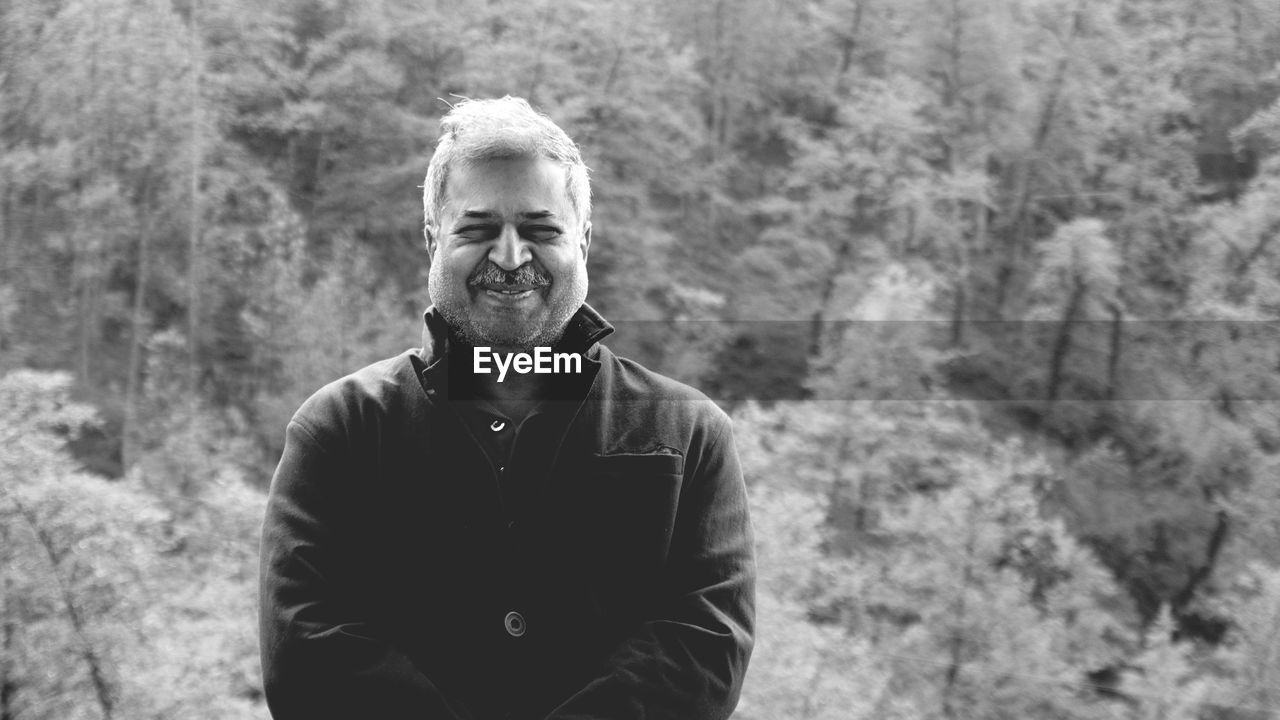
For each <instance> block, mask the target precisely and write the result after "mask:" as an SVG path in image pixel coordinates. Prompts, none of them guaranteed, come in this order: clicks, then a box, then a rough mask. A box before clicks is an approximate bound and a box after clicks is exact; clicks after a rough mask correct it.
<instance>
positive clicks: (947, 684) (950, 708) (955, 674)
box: [942, 498, 977, 718]
mask: <svg viewBox="0 0 1280 720" xmlns="http://www.w3.org/2000/svg"><path fill="white" fill-rule="evenodd" d="M973 505H974V501H973V499H972V498H970V499H969V512H968V515H969V521H968V523H967V525H968V527H969V532H968V534H967V535H966V537H965V544H964V569H963V570H962V571H961V575H960V588H959V593H960V597H959V599H958V600H957V601H956V623H955V629H954V630H953V631H952V633H951V637H950V638H949V640H948V644H947V645H948V647H947V654H948V662H947V672H946V674H945V676H944V677H945V681H944V684H943V687H942V717H944V718H955V717H964V716H963V715H960V714H958V713H957V709H956V707H955V704H954V696H955V691H956V686H957V685H958V684H959V683H960V669H961V667H962V666H963V665H964V647H965V638H964V626H965V623H967V622H968V619H969V605H968V602H967V598H966V596H965V593H967V592H968V590H969V586H970V585H971V584H972V583H973V554H974V552H975V548H974V545H975V543H976V542H977V538H975V537H974V528H975V527H976V525H977V522H976V521H975V520H974V518H973V515H974V510H975V508H974V506H973Z"/></svg>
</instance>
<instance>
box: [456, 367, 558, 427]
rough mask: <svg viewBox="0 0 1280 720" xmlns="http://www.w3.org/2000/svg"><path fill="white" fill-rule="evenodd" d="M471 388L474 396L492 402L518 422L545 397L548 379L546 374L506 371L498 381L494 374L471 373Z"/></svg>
mask: <svg viewBox="0 0 1280 720" xmlns="http://www.w3.org/2000/svg"><path fill="white" fill-rule="evenodd" d="M472 383H473V384H472V389H473V391H474V392H475V395H476V397H479V398H483V399H485V400H488V401H489V402H491V403H493V404H494V405H495V406H497V408H498V409H499V410H501V411H502V412H503V413H504V414H506V415H507V416H508V417H510V418H511V419H512V420H514V421H516V422H519V421H520V420H522V419H523V418H524V417H525V416H526V415H528V414H529V412H530V411H531V410H533V408H534V406H535V405H537V404H538V403H539V402H542V401H543V400H545V399H547V394H548V392H547V391H548V390H549V389H550V388H549V383H550V379H549V376H547V375H533V374H528V375H518V374H516V373H507V376H506V377H505V378H504V379H503V380H502V381H501V382H499V381H498V376H497V375H496V374H491V375H473V376H472Z"/></svg>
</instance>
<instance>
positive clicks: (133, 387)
mask: <svg viewBox="0 0 1280 720" xmlns="http://www.w3.org/2000/svg"><path fill="white" fill-rule="evenodd" d="M150 186H151V183H149V182H148V183H147V184H146V189H144V190H143V192H142V202H143V208H142V212H143V213H144V214H145V215H146V217H145V218H144V219H143V221H142V227H141V232H140V233H139V234H138V265H137V269H136V270H135V272H136V273H137V281H136V282H135V283H134V290H133V317H132V321H131V323H130V325H131V332H130V335H129V365H128V368H127V370H126V378H125V390H124V427H123V428H121V433H120V434H121V450H120V454H121V463H122V465H123V466H124V469H125V470H128V469H129V467H130V466H132V465H133V463H134V461H135V460H137V443H138V428H137V425H138V394H139V390H140V385H141V383H142V378H141V375H142V345H143V341H144V339H145V337H146V297H147V272H148V268H149V266H150V252H151V234H152V232H154V230H155V225H156V221H155V213H154V212H153V210H152V207H153V205H152V203H151V202H150V201H149V196H150V195H151V187H150Z"/></svg>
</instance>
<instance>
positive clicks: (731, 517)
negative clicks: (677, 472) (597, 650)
mask: <svg viewBox="0 0 1280 720" xmlns="http://www.w3.org/2000/svg"><path fill="white" fill-rule="evenodd" d="M710 436H711V439H710V441H708V442H704V443H703V444H702V447H701V448H700V449H699V450H698V451H696V456H695V452H691V453H690V455H689V457H687V458H686V463H693V466H692V469H689V468H686V476H685V484H684V489H683V490H682V493H681V498H680V507H679V509H678V512H677V515H676V525H675V529H674V531H673V535H672V545H671V553H670V556H669V559H668V564H667V567H666V569H665V571H664V572H665V578H664V581H663V588H662V593H661V595H660V599H659V600H658V601H656V603H655V607H653V609H652V611H651V613H649V618H648V619H647V620H645V621H644V622H642V623H641V624H640V625H639V626H638V627H637V628H636V630H635V632H634V633H632V634H631V636H630V637H628V638H627V639H626V640H625V641H623V642H622V643H621V644H620V645H619V646H618V647H617V648H615V649H614V651H613V653H612V654H611V655H610V657H609V658H608V660H606V661H605V663H604V664H603V665H602V666H601V667H600V668H599V670H598V672H597V674H596V676H595V678H594V679H592V680H591V682H589V683H588V684H587V686H586V687H584V688H583V689H582V690H581V691H579V692H577V693H576V694H574V695H573V696H571V697H569V698H568V699H567V700H566V701H565V702H564V703H562V704H561V705H560V706H559V707H557V708H556V709H555V710H554V711H552V713H551V714H550V715H549V716H548V717H547V720H632V719H635V720H641V719H645V720H668V719H669V720H723V719H724V718H727V717H729V715H730V713H732V712H733V708H734V706H735V705H737V702H738V694H739V693H740V692H741V690H742V680H743V676H744V675H745V673H746V670H747V661H748V660H749V659H750V657H751V648H752V644H753V633H754V624H755V620H754V618H755V577H756V572H755V554H754V546H753V538H752V533H751V523H750V519H749V518H748V516H747V498H746V487H745V485H744V483H743V479H742V470H741V468H740V467H739V465H738V453H737V450H736V448H735V447H734V443H733V435H732V431H731V430H730V428H729V421H728V418H726V417H724V416H723V415H719V423H718V424H717V425H716V426H714V427H713V428H712V430H711V432H710Z"/></svg>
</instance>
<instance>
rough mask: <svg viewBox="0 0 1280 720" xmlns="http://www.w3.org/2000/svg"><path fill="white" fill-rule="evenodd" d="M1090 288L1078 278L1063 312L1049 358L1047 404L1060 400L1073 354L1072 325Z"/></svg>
mask: <svg viewBox="0 0 1280 720" xmlns="http://www.w3.org/2000/svg"><path fill="white" fill-rule="evenodd" d="M1088 287H1089V286H1088V284H1087V283H1085V281H1084V280H1082V279H1081V278H1080V277H1079V276H1077V277H1076V278H1075V285H1074V287H1072V289H1071V297H1069V298H1067V306H1066V308H1065V309H1064V310H1063V312H1062V324H1061V325H1060V326H1059V328H1058V334H1057V336H1056V337H1055V338H1054V341H1053V354H1052V355H1050V357H1049V385H1048V389H1047V390H1046V392H1045V402H1048V403H1052V402H1053V401H1055V400H1057V399H1058V392H1059V391H1060V390H1061V388H1062V368H1063V366H1065V365H1066V362H1067V355H1068V354H1069V353H1070V352H1071V324H1072V323H1073V322H1075V319H1076V315H1078V314H1079V312H1080V304H1081V303H1082V302H1083V301H1084V294H1085V291H1086V290H1087V289H1088Z"/></svg>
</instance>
